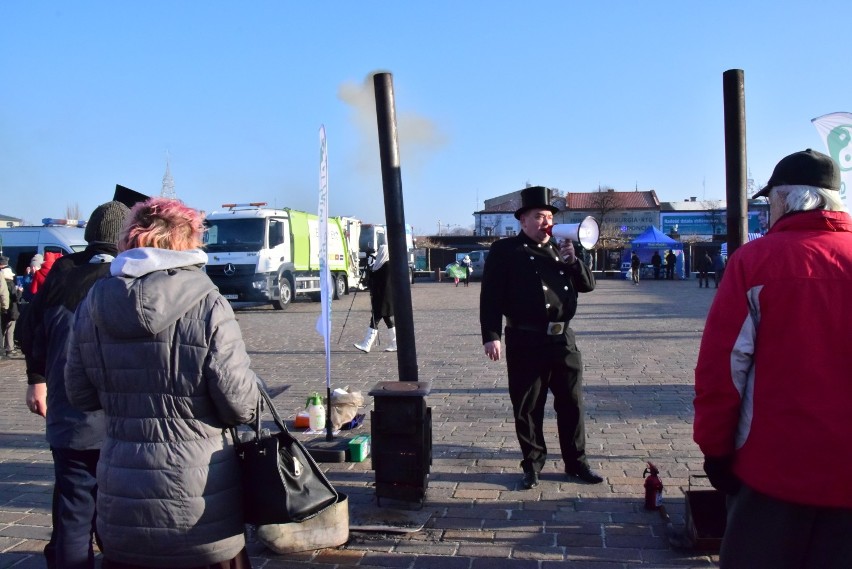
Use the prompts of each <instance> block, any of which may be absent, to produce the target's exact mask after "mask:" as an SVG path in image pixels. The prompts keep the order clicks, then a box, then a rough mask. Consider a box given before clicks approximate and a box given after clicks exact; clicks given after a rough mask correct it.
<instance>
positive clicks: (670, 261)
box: [666, 249, 677, 281]
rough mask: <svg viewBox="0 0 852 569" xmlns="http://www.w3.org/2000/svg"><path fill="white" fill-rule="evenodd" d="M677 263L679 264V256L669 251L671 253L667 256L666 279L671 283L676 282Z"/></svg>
mask: <svg viewBox="0 0 852 569" xmlns="http://www.w3.org/2000/svg"><path fill="white" fill-rule="evenodd" d="M675 263H677V255H675V253H674V251H672V250H671V249H669V252H668V253H667V254H666V279H668V280H670V281H673V280H674V274H675Z"/></svg>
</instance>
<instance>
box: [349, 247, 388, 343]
mask: <svg viewBox="0 0 852 569" xmlns="http://www.w3.org/2000/svg"><path fill="white" fill-rule="evenodd" d="M389 259H390V256H389V254H388V247H387V245H385V244H382V245H379V250H378V251H376V256H375V258H374V259H373V262H372V263H371V264H370V266H369V267H368V268H367V286H369V287H370V308H371V313H370V325H369V326H368V327H367V335H366V336H365V337H364V341H363V342H361V343H360V344H353V346H355V347H356V348H358V349H359V350H361V351H362V352H365V353H367V352H369V351H370V350H371V349H372V347H373V343H374V342H375V341H376V338H378V336H379V320H384V321H385V326H387V327H388V335H389V336H390V343H389V344H388V347H387V348H385V351H386V352H395V351H396V349H397V348H396V327H395V325H394V321H393V287H391V282H390V267H389V265H388V260H389Z"/></svg>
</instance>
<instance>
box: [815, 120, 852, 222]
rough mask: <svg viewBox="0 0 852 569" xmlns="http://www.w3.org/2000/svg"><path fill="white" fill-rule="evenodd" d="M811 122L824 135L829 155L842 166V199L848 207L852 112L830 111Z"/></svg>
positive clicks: (851, 155) (851, 161)
mask: <svg viewBox="0 0 852 569" xmlns="http://www.w3.org/2000/svg"><path fill="white" fill-rule="evenodd" d="M811 122H812V123H814V126H815V127H816V129H817V132H819V135H820V136H821V137H822V142H823V143H824V144H825V147H826V149H828V155H829V156H831V158H832V159H833V160H834V161H835V162H837V164H838V165H839V166H840V199H841V200H843V203H844V205H846V207H847V208H848V207H849V202H848V201H847V199H848V196H849V194H848V190H849V184H850V183H852V113H830V114H827V115H823V116H821V117H817V118H815V119H813V120H812V121H811Z"/></svg>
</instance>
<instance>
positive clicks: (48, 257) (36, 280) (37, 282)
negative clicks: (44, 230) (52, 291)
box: [30, 251, 62, 295]
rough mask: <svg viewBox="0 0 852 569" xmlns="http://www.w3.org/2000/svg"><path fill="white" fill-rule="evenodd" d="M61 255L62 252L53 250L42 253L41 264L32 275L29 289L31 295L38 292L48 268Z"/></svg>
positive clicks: (50, 267)
mask: <svg viewBox="0 0 852 569" xmlns="http://www.w3.org/2000/svg"><path fill="white" fill-rule="evenodd" d="M61 256H62V253H56V252H53V251H49V252H47V253H45V254H44V261H43V262H42V264H41V266H40V267H39V268H38V270H37V271H36V272H35V274H34V275H33V282H32V284H31V285H30V291H31V292H32V294H33V295H35V294H37V293H38V290H39V289H40V288H41V286H42V285H43V284H44V280H45V279H46V278H47V273H49V272H50V269H52V268H53V263H55V262H56V259H58V258H59V257H61Z"/></svg>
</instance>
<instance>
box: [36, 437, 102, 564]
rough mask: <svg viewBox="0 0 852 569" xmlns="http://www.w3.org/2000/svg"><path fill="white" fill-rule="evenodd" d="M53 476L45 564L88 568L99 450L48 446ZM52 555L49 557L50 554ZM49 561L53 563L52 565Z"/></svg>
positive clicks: (90, 557)
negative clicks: (54, 477) (49, 528)
mask: <svg viewBox="0 0 852 569" xmlns="http://www.w3.org/2000/svg"><path fill="white" fill-rule="evenodd" d="M50 450H51V452H52V453H53V468H54V472H55V476H56V482H55V491H54V500H53V512H52V514H53V534H52V535H51V538H50V543H49V544H48V546H47V547H45V557H47V559H48V566H53V567H56V568H57V569H69V568H70V569H92V568H93V567H94V566H95V553H94V548H93V547H92V537H93V536H94V534H95V497H96V496H97V493H98V483H97V472H96V471H97V466H98V457H99V456H100V451H99V450H74V449H66V448H51V449H50ZM51 557H53V559H52V560H51V559H50V558H51ZM52 563H53V565H52Z"/></svg>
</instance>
